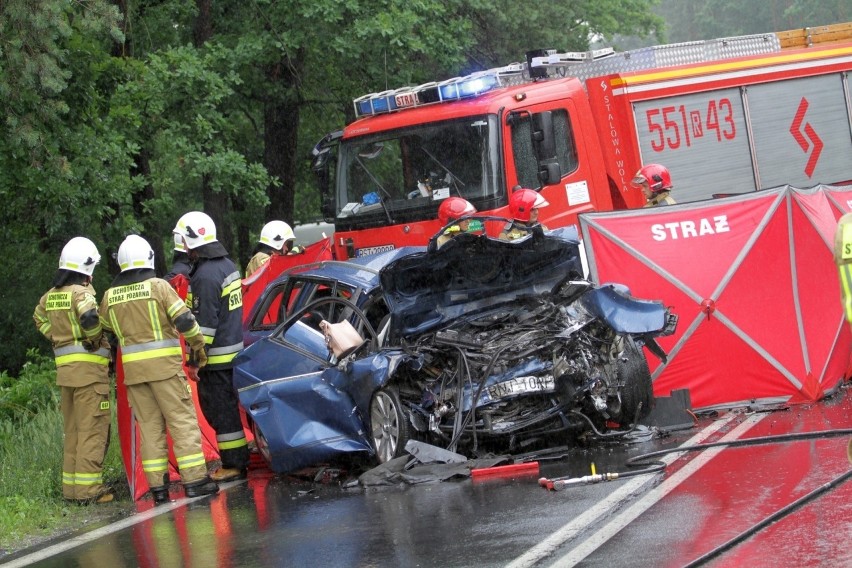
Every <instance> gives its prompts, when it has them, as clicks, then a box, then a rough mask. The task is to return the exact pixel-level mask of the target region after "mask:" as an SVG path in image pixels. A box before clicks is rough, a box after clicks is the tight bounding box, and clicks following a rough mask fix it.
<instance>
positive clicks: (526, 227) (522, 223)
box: [498, 189, 550, 241]
mask: <svg viewBox="0 0 852 568" xmlns="http://www.w3.org/2000/svg"><path fill="white" fill-rule="evenodd" d="M548 205H550V203H548V201H547V200H546V199H545V198H544V196H542V195H541V194H540V193H539V192H537V191H534V190H532V189H518V190H516V191H515V192H514V193H512V196H511V197H509V211H510V212H511V213H512V221H511V222H510V223H507V224H506V226H505V227H503V230H502V231H500V234H499V235H498V238H499V239H500V240H503V241H513V240H515V239H520V238H522V237H525V236H527V235H528V234H529V233H530V231H531V229H532V228H533V227H534V226H535V225H538V224H539V222H538V210H539V209H541V208H542V207H547V206H548ZM541 228H542V229H544V230H545V231H546V230H547V227H545V226H544V225H541Z"/></svg>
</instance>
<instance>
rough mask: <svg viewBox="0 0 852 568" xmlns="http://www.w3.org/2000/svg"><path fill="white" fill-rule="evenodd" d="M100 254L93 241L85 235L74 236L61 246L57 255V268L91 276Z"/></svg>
mask: <svg viewBox="0 0 852 568" xmlns="http://www.w3.org/2000/svg"><path fill="white" fill-rule="evenodd" d="M100 260H101V255H100V254H99V253H98V248H97V247H96V246H95V243H93V242H92V241H90V240H89V239H87V238H86V237H74V238H73V239H71V240H70V241H68V242H67V243H66V244H65V246H64V247H62V254H60V255H59V268H61V269H63V270H70V271H72V272H79V273H80V274H85V275H86V276H91V275H92V272H94V270H95V265H96V264H97V263H98V262H100Z"/></svg>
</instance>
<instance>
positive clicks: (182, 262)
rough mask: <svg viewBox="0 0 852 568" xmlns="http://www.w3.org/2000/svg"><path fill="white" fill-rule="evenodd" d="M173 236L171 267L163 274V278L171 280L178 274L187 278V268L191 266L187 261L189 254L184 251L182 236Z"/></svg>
mask: <svg viewBox="0 0 852 568" xmlns="http://www.w3.org/2000/svg"><path fill="white" fill-rule="evenodd" d="M172 236H173V237H174V241H175V246H174V249H173V250H172V268H171V270H169V273H168V274H166V275H165V276H163V280H165V281H166V282H171V281H172V279H173V278H174V277H175V276H177V275H178V274H180V275H183V276H185V277H187V278H189V270H190V268H192V263H191V262H190V261H189V254H188V253H187V252H186V245H185V244H183V237H181V236H180V235H174V234H173V235H172Z"/></svg>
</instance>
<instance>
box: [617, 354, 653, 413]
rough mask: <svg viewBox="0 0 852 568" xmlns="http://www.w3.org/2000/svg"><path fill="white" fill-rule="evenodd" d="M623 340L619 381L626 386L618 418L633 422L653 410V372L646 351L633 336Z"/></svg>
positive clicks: (618, 366)
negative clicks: (649, 368) (646, 357)
mask: <svg viewBox="0 0 852 568" xmlns="http://www.w3.org/2000/svg"><path fill="white" fill-rule="evenodd" d="M622 341H623V342H624V349H623V351H622V354H621V357H619V359H618V362H617V369H618V382H619V384H622V385H624V386H623V387H622V388H621V408H620V412H619V413H618V416H617V417H616V418H617V420H618V421H619V422H633V421H634V420H638V419H641V418H644V417H646V416H648V414H649V413H650V412H651V407H652V405H653V403H654V385H653V383H652V382H651V372H650V371H649V370H648V361H647V359H645V353H644V351H642V349H641V348H640V347H639V346H638V345H636V342H635V341H634V340H633V338H631V337H625V338H623V339H622ZM640 404H641V405H642V408H641V410H640V409H639V405H640ZM637 411H638V412H639V415H638V416H637V415H636V413H637Z"/></svg>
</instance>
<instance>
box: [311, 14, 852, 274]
mask: <svg viewBox="0 0 852 568" xmlns="http://www.w3.org/2000/svg"><path fill="white" fill-rule="evenodd" d="M850 30H852V26H850V25H848V24H843V25H842V26H841V25H837V26H828V27H826V28H824V29H822V28H821V29H820V30H817V31H820V32H821V33H823V36H822V37H823V39H825V40H826V41H827V42H829V43H832V44H833V45H827V46H822V47H809V45H810V44H812V43H818V41H817V42H814V41H813V38H814V37H817V36H818V35H819V34H817V33H812V32H811V31H809V30H804V32H806V33H805V34H803V33H802V30H798V31H794V32H783V33H779V34H760V35H752V36H741V37H736V38H723V39H720V40H711V41H704V42H689V43H686V44H672V45H664V46H655V47H650V48H643V49H641V50H634V51H632V52H625V53H614V52H613V51H612V50H611V49H609V48H607V49H604V50H596V51H592V52H582V53H554V52H553V51H538V52H531V53H529V54H527V60H526V62H524V63H514V64H511V65H508V66H505V67H499V68H495V69H490V70H487V71H482V72H478V73H474V74H471V75H467V76H464V77H457V78H453V79H449V80H447V81H443V82H438V83H427V84H424V85H420V86H417V87H404V88H401V89H395V90H389V91H383V92H380V93H371V94H368V95H365V96H363V97H360V98H358V99H355V101H353V102H354V106H355V115H356V117H357V118H356V120H355V121H354V122H352V123H351V124H349V125H348V126H346V127H345V128H344V129H343V130H342V131H338V132H335V133H332V134H329V135H328V136H326V137H325V138H323V140H321V141H320V143H318V144H317V146H316V148H315V149H314V170H315V172H316V173H317V174H318V179H319V182H320V191H321V193H322V197H323V200H322V202H323V207H322V209H323V211H322V212H323V215H324V217H325V218H326V219H327V220H329V221H332V220H333V222H334V225H335V233H334V237H333V241H334V254H335V256H336V258H351V257H354V256H363V255H367V254H374V253H377V252H382V251H385V250H389V249H393V248H396V247H399V246H403V245H425V244H426V243H427V242H428V241H429V239H430V238H431V237H432V236H433V235H434V234H435V233H436V232H437V231H439V230H440V229H441V226H440V224H439V222H438V220H437V211H438V207H439V205H440V203H441V201H443V200H444V199H446V198H448V197H450V196H461V197H464V198H465V199H467V200H468V201H470V202H471V203H472V204H473V205H474V206H475V207H476V209H477V211H478V212H480V213H482V214H487V215H496V216H503V217H507V218H508V217H509V216H510V215H509V212H508V207H507V204H508V198H509V195H510V193H511V191H513V190H514V189H516V188H521V187H523V188H531V189H534V190H537V191H539V192H541V194H542V195H543V196H544V197H545V199H546V200H547V201H548V202H549V205H548V206H547V207H545V208H543V209H542V210H541V211H540V214H539V221H540V222H541V223H542V224H544V225H546V226H547V227H549V228H555V227H562V226H567V225H570V224H575V223H576V222H577V215H578V214H580V213H583V212H586V211H607V210H612V209H622V208H632V207H641V206H642V205H643V204H644V203H645V199H644V197H643V196H642V194H641V191H639V190H638V189H636V188H633V187H632V186H631V185H630V183H629V182H630V179H631V178H632V176H633V174H634V173H635V171H636V170H637V169H638V168H639V167H641V165H642V164H643V163H648V162H658V163H662V164H664V165H666V167H668V168H669V170H670V171H671V172H672V177H673V179H674V183H675V187H676V193H675V195H676V198H677V200H678V201H694V200H698V199H707V198H711V197H712V196H714V195H718V194H724V193H725V192H741V191H756V190H760V189H764V188H767V187H774V186H777V185H779V184H782V183H793V184H798V185H800V186H801V185H802V184H803V181H804V182H808V181H811V182H812V183H813V184H816V183H838V182H841V181H844V180H849V179H852V173H850V172H852V167H850V164H852V134H850V133H852V127H850V125H852V121H850V117H852V110H850V108H852V106H850V95H849V84H848V79H847V72H848V70H850V69H852V44H849V43H845V44H835V42H837V41H843V40H848V38H849V37H850V36H852V33H850ZM785 34H786V35H785ZM829 36H830V37H829ZM802 38H805V39H802ZM826 38H828V39H826ZM791 48H793V49H791ZM799 162H801V164H799ZM800 166H801V167H800ZM486 229H487V230H488V232H489V233H490V232H491V231H492V230H496V231H498V230H499V228H497V229H495V228H494V227H486Z"/></svg>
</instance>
